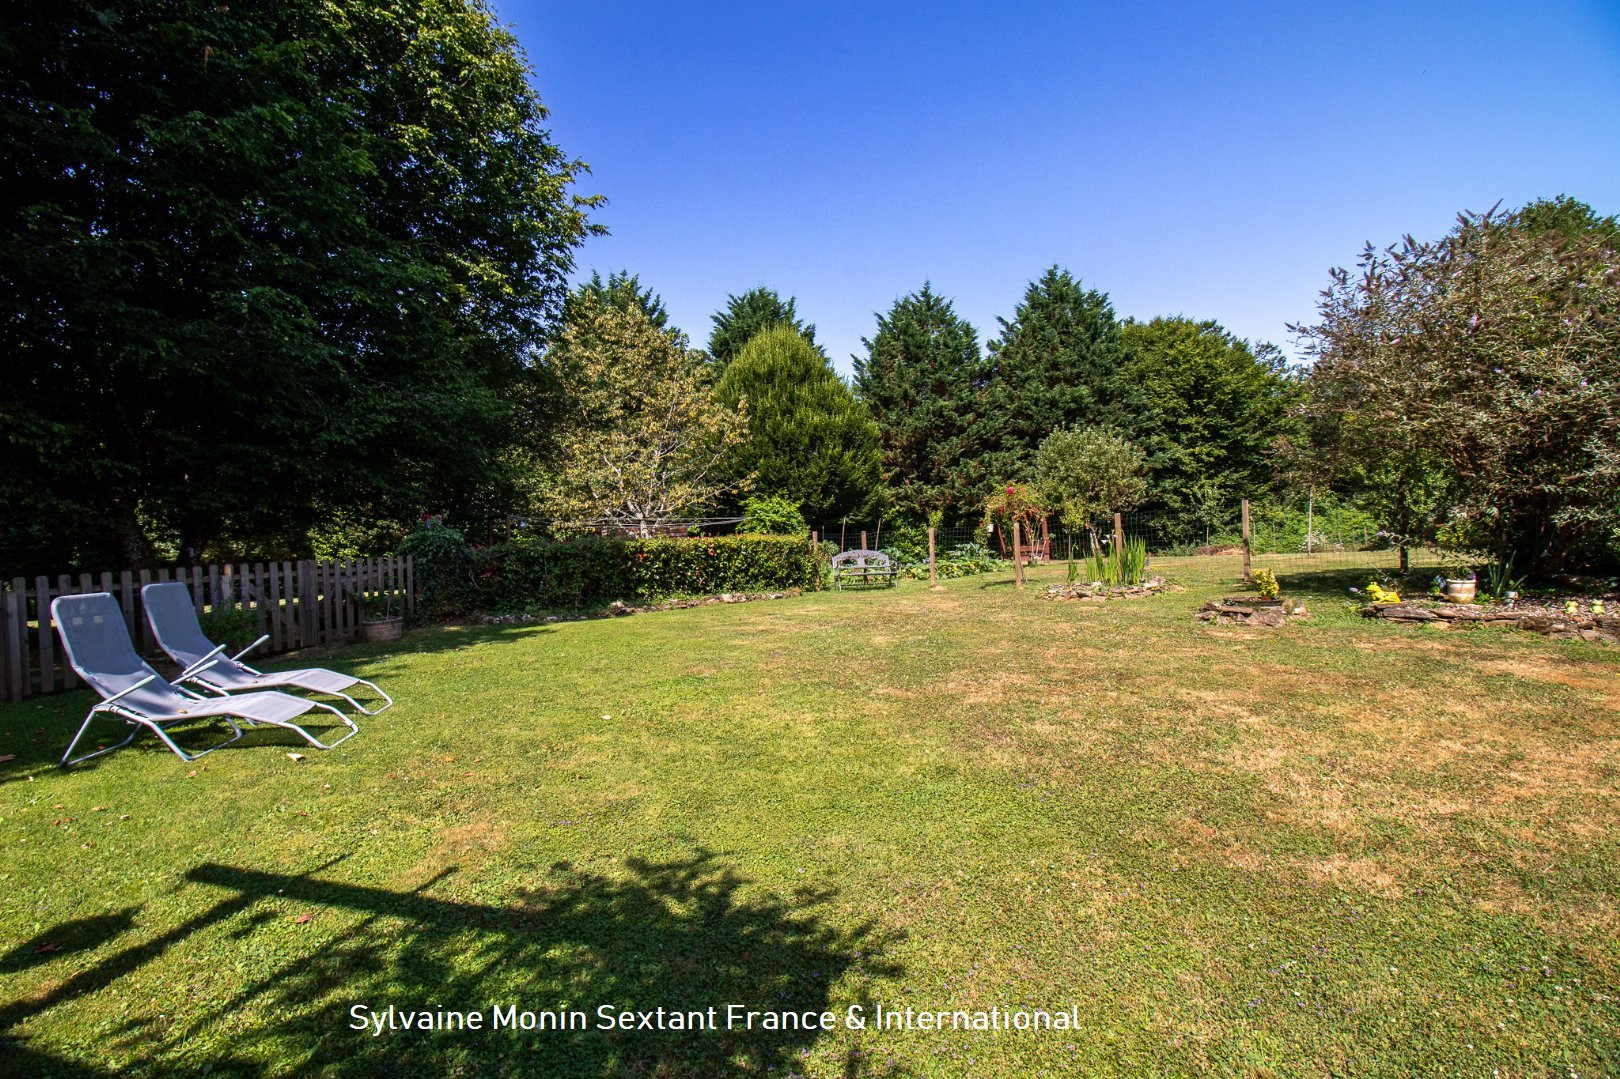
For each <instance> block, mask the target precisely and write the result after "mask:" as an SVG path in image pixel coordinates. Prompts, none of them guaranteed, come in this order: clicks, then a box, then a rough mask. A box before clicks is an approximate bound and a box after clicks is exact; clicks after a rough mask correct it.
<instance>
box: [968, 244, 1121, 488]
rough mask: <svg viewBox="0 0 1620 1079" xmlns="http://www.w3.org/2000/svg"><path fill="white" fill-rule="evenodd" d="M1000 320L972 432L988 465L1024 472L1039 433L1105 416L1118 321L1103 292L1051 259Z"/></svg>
mask: <svg viewBox="0 0 1620 1079" xmlns="http://www.w3.org/2000/svg"><path fill="white" fill-rule="evenodd" d="M1000 321H1001V334H1000V336H999V337H998V338H997V339H996V340H994V341H992V342H990V345H989V360H990V375H989V379H988V381H987V383H986V386H985V392H984V394H983V405H982V408H981V410H980V416H979V421H978V424H977V429H976V431H975V438H976V440H977V441H978V443H979V444H980V445H981V446H982V447H983V448H984V454H985V463H986V465H987V468H988V471H989V472H990V473H992V474H994V475H998V476H1007V477H1012V476H1028V475H1030V474H1031V471H1032V469H1033V468H1034V464H1035V451H1036V449H1037V448H1038V447H1039V446H1040V444H1041V441H1042V440H1043V439H1045V438H1046V436H1047V435H1049V434H1051V433H1052V432H1053V431H1055V430H1057V429H1058V428H1060V427H1072V426H1090V425H1093V424H1097V423H1101V422H1104V421H1106V420H1107V419H1109V418H1110V415H1109V413H1110V406H1111V404H1112V402H1113V399H1114V396H1115V392H1116V388H1115V380H1116V377H1117V375H1118V372H1119V367H1120V365H1121V363H1122V362H1123V359H1124V350H1123V347H1122V345H1121V343H1120V328H1119V322H1118V320H1116V319H1115V317H1114V308H1113V305H1112V304H1111V303H1110V302H1109V300H1108V296H1107V295H1106V294H1104V293H1102V292H1098V291H1097V290H1096V289H1088V288H1086V287H1084V286H1083V285H1082V284H1081V283H1080V281H1079V280H1078V279H1077V278H1075V277H1074V276H1073V275H1071V274H1070V273H1069V271H1067V270H1064V269H1060V268H1059V267H1057V266H1053V267H1051V268H1050V269H1048V270H1047V271H1046V272H1045V273H1044V274H1042V275H1041V276H1040V278H1039V279H1037V280H1035V281H1032V282H1030V285H1029V287H1028V289H1027V290H1025V292H1024V298H1023V300H1022V301H1021V302H1020V303H1019V304H1018V307H1017V309H1016V310H1015V311H1014V313H1013V317H1012V319H1011V321H1009V320H1007V319H1001V320H1000Z"/></svg>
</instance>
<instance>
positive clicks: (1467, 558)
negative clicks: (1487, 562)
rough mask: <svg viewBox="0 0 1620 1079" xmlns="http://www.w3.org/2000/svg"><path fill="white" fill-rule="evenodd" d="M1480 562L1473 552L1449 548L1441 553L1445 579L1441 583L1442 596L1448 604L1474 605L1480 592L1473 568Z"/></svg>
mask: <svg viewBox="0 0 1620 1079" xmlns="http://www.w3.org/2000/svg"><path fill="white" fill-rule="evenodd" d="M1478 561H1479V558H1478V556H1477V555H1476V554H1475V553H1474V552H1473V551H1463V550H1457V549H1455V548H1448V549H1446V550H1444V551H1442V552H1441V553H1440V566H1441V569H1442V570H1443V571H1444V574H1445V578H1444V580H1442V581H1441V582H1440V596H1441V598H1442V599H1444V600H1445V601H1446V602H1448V603H1472V602H1474V597H1475V595H1476V594H1477V592H1478V588H1479V581H1478V579H1477V578H1476V577H1475V576H1474V571H1473V566H1474V564H1475V563H1476V562H1478Z"/></svg>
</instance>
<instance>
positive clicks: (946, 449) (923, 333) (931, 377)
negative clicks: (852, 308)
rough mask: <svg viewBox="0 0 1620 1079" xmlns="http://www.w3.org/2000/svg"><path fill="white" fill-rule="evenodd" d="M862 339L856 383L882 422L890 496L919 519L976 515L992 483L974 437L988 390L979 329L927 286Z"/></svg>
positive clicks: (884, 473)
mask: <svg viewBox="0 0 1620 1079" xmlns="http://www.w3.org/2000/svg"><path fill="white" fill-rule="evenodd" d="M861 343H862V344H864V345H865V346H866V355H865V356H864V357H857V358H856V360H855V388H856V391H857V393H858V394H859V395H860V398H861V400H862V401H863V402H865V404H866V406H867V408H868V409H870V410H871V413H872V418H873V419H874V420H875V421H876V422H877V426H878V440H879V447H880V450H881V458H882V478H883V483H884V486H885V489H886V492H887V495H888V498H889V500H890V501H891V502H892V503H894V504H895V505H896V506H898V507H899V508H900V509H902V510H904V511H907V512H911V513H915V514H918V515H919V516H928V515H930V514H933V513H951V512H954V513H956V514H972V513H975V512H977V510H978V509H979V506H980V504H981V503H982V501H983V494H984V491H985V489H987V484H988V483H989V482H990V481H991V476H990V473H989V472H988V471H987V466H986V465H985V463H984V462H982V461H981V460H980V455H979V454H978V453H976V452H974V450H973V448H972V446H971V443H970V441H969V438H968V433H969V431H970V429H971V428H972V427H973V425H974V422H975V420H976V419H977V418H978V411H977V410H978V407H979V403H978V401H979V396H980V394H981V393H982V392H983V390H984V378H985V366H984V357H983V355H982V354H981V353H980V351H979V338H978V334H977V332H976V331H975V330H974V329H973V327H972V325H970V324H969V323H968V322H967V320H966V319H963V318H960V317H958V316H957V314H956V312H955V310H954V309H953V308H952V307H951V302H950V301H949V300H947V299H946V298H944V297H943V296H940V295H939V294H938V293H936V292H934V290H933V288H932V287H931V286H930V285H928V284H926V283H925V284H924V285H923V287H922V288H921V289H919V290H918V291H916V292H914V293H911V294H909V295H907V296H902V297H901V298H900V299H898V300H896V301H895V302H894V306H893V307H891V308H890V309H889V312H888V314H886V315H879V316H878V326H877V332H876V333H875V334H873V335H872V337H871V338H870V339H863V340H862V342H861Z"/></svg>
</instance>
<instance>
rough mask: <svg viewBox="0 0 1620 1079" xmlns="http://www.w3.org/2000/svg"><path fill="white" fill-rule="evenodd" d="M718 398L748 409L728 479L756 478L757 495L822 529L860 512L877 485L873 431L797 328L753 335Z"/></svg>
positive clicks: (782, 327) (869, 421)
mask: <svg viewBox="0 0 1620 1079" xmlns="http://www.w3.org/2000/svg"><path fill="white" fill-rule="evenodd" d="M715 393H716V396H717V397H718V398H719V399H720V401H721V402H722V403H724V404H725V405H727V406H729V407H733V408H735V407H738V406H739V405H744V404H745V405H746V412H747V416H748V434H747V437H746V438H745V439H744V441H742V442H741V443H739V444H738V445H737V446H735V447H733V449H732V451H731V453H730V455H729V457H728V459H727V463H728V468H729V471H730V474H731V475H733V476H737V477H745V476H752V477H753V478H752V481H751V487H752V490H754V491H756V492H761V493H764V494H767V495H778V496H782V497H785V498H788V499H790V500H791V501H792V502H794V503H795V504H796V505H797V506H798V507H799V509H800V511H801V512H802V513H803V514H804V515H805V516H806V517H807V518H808V519H809V520H812V521H824V520H832V519H834V518H837V517H841V516H844V515H845V514H848V513H850V512H851V511H853V510H855V509H857V508H858V507H859V506H860V505H861V504H862V503H863V502H864V501H865V500H866V499H867V497H868V496H869V495H870V494H871V493H872V489H873V488H874V487H875V486H876V485H877V479H878V449H877V427H876V425H875V424H873V422H872V418H871V416H870V415H869V414H868V413H867V411H866V407H865V406H864V405H862V404H861V403H860V402H859V401H857V400H855V397H854V395H853V394H851V393H850V390H849V387H848V386H846V385H844V381H843V379H841V378H839V377H838V374H837V373H836V372H835V371H834V370H833V368H832V364H830V363H828V362H827V359H826V357H824V356H822V355H821V354H820V353H819V352H817V351H816V349H815V348H814V347H812V346H811V345H810V343H809V342H808V341H806V340H805V339H804V337H803V336H801V335H800V334H799V332H798V331H797V330H796V329H794V327H793V326H791V325H788V324H785V323H784V324H782V325H778V326H773V327H771V328H769V329H767V330H764V331H762V332H760V333H758V334H756V335H755V336H754V338H753V340H751V341H749V342H748V344H746V345H744V346H743V349H742V351H741V352H739V353H738V354H737V356H736V357H735V358H734V359H733V360H732V361H731V363H730V364H728V365H727V366H726V370H725V374H723V375H722V376H721V378H720V382H719V385H718V386H717V387H716V389H715Z"/></svg>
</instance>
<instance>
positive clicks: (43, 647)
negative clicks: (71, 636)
mask: <svg viewBox="0 0 1620 1079" xmlns="http://www.w3.org/2000/svg"><path fill="white" fill-rule="evenodd" d="M34 597H35V602H36V603H37V605H38V610H39V618H38V620H37V621H38V624H39V691H40V692H41V693H50V692H51V691H53V690H55V689H56V634H55V633H54V632H53V631H52V629H51V582H50V581H49V580H48V579H46V578H44V577H35V578H34Z"/></svg>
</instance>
